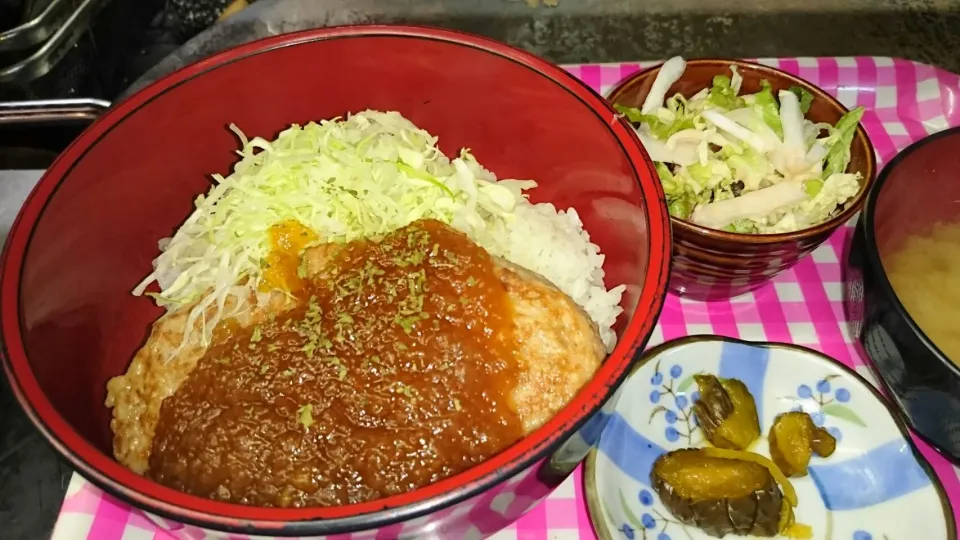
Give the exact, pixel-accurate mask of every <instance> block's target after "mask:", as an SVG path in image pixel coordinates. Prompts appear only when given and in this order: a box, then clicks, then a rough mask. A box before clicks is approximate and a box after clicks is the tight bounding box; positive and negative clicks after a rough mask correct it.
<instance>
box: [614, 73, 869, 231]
mask: <svg viewBox="0 0 960 540" xmlns="http://www.w3.org/2000/svg"><path fill="white" fill-rule="evenodd" d="M685 69H686V63H685V62H684V60H683V59H682V58H680V57H674V58H671V59H670V60H668V61H667V62H666V63H665V64H664V65H663V67H662V68H661V69H660V72H659V73H658V74H657V77H656V79H655V80H654V83H653V85H652V87H651V90H650V93H649V94H648V95H647V97H646V99H645V101H644V103H643V105H642V107H641V108H639V109H637V108H632V107H625V106H622V105H615V108H616V109H617V110H618V111H619V112H620V113H621V114H623V115H624V116H626V117H627V119H629V120H630V122H631V123H633V125H634V127H635V129H636V131H637V134H638V135H639V137H640V140H641V142H642V143H643V145H644V147H645V148H646V150H647V152H648V153H649V154H650V157H651V159H653V161H654V162H655V164H656V168H657V172H658V174H659V176H660V181H661V183H662V184H663V189H664V192H665V193H666V196H667V202H668V205H669V211H670V215H672V216H674V217H677V218H680V219H684V220H688V221H691V222H693V223H695V224H697V225H701V226H704V227H709V228H712V229H721V230H725V231H729V232H735V233H744V234H774V233H786V232H793V231H798V230H801V229H805V228H808V227H811V226H814V225H817V224H819V223H822V222H824V221H827V220H828V219H830V218H831V217H833V216H834V215H836V214H837V213H838V212H839V211H840V209H842V208H843V205H844V204H846V203H847V202H848V201H850V200H851V199H853V198H854V197H855V196H856V195H857V193H858V192H859V190H860V183H859V180H860V174H859V173H849V172H847V167H848V165H849V164H850V148H851V146H852V143H853V137H854V134H855V133H856V130H857V126H858V125H859V123H860V119H861V118H862V116H863V112H864V111H863V108H862V107H858V108H856V109H854V110H852V111H850V112H848V113H847V114H845V115H844V116H843V117H842V118H840V120H839V121H838V122H837V123H836V125H830V124H826V123H815V122H812V121H810V120H809V119H807V118H805V115H806V114H807V112H808V111H809V109H810V105H811V103H812V102H813V99H814V97H813V95H812V94H810V93H809V92H808V91H807V90H805V89H803V88H800V87H792V88H790V89H788V90H781V91H779V92H774V90H773V88H772V86H771V85H770V83H769V82H768V81H762V83H761V90H760V91H759V92H757V93H754V94H743V93H741V85H742V84H743V77H742V76H741V74H740V73H739V72H738V71H737V68H736V66H730V74H729V75H727V74H718V75H717V76H715V77H714V78H713V81H712V85H711V86H710V87H709V88H704V89H702V90H701V91H699V92H697V93H696V94H695V95H693V96H692V97H690V98H685V97H684V96H682V95H680V94H676V95H674V96H671V97H667V92H668V91H669V89H670V87H671V86H672V85H673V84H674V83H675V82H677V80H679V79H680V77H681V76H682V75H683V72H684V70H685Z"/></svg>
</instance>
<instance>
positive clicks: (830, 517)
mask: <svg viewBox="0 0 960 540" xmlns="http://www.w3.org/2000/svg"><path fill="white" fill-rule="evenodd" d="M697 373H711V374H716V375H717V376H719V377H722V378H723V377H725V378H730V377H735V378H737V379H739V380H741V381H743V382H744V384H746V385H747V388H748V389H749V390H750V393H751V394H752V395H753V396H754V398H755V400H756V402H757V411H758V415H759V419H760V426H761V431H762V432H763V437H761V439H760V440H759V441H758V442H757V443H755V444H754V446H752V447H751V449H750V450H751V451H754V452H757V453H760V454H764V455H767V456H769V449H768V444H769V443H768V442H767V441H766V434H767V432H768V431H769V428H770V426H771V425H772V423H773V420H774V418H775V417H776V416H777V415H778V414H780V413H783V412H787V411H790V410H802V411H805V412H807V413H808V414H810V415H811V417H812V418H813V420H814V422H815V423H816V424H817V425H819V426H823V427H825V428H826V429H827V430H828V431H830V433H831V434H833V435H834V436H835V437H837V439H838V441H840V444H838V446H837V451H836V452H835V453H834V455H833V456H831V457H830V458H827V459H821V458H814V460H813V461H812V462H811V465H810V467H809V469H808V472H809V474H808V475H807V476H804V477H801V478H794V479H791V483H792V484H793V486H794V489H795V490H796V492H797V494H798V498H799V501H800V503H799V505H798V507H797V508H796V518H797V521H798V523H801V524H804V525H808V526H810V527H811V529H812V530H813V537H814V538H830V539H837V540H840V539H844V538H849V539H853V540H884V539H894V538H896V539H899V538H923V539H924V540H928V539H929V540H934V539H936V540H940V539H946V538H950V539H951V540H952V539H953V538H956V537H957V536H956V524H955V523H954V517H953V513H952V512H945V511H944V508H950V505H949V504H947V505H946V506H944V501H943V500H942V499H941V496H942V493H943V491H942V489H938V484H939V480H938V479H937V478H936V476H935V475H934V474H933V472H932V471H931V469H930V467H929V465H928V464H927V463H926V462H925V461H924V460H923V458H922V457H920V456H919V454H918V453H917V452H916V451H915V449H914V447H913V446H912V443H911V442H910V441H909V439H908V438H907V437H906V435H905V434H906V428H905V427H904V426H903V425H902V423H901V422H900V421H899V420H898V419H896V418H895V417H894V416H893V415H892V413H891V412H890V409H889V408H888V407H887V406H886V404H885V403H884V402H883V400H882V398H881V397H880V395H879V393H877V392H876V391H875V390H874V389H873V388H872V387H870V386H869V383H867V382H866V381H865V380H864V379H863V378H861V377H860V376H859V375H857V374H856V373H854V372H853V371H852V370H850V369H849V368H847V367H845V366H842V365H841V364H839V363H837V362H836V361H834V360H831V359H830V358H828V357H826V356H823V355H822V354H820V353H817V352H815V351H812V350H809V349H804V348H802V347H796V346H792V345H780V344H763V343H748V342H743V341H738V340H730V339H726V338H719V337H713V336H697V337H691V338H684V339H679V340H676V341H673V342H670V343H667V344H664V345H661V346H659V347H656V348H654V349H652V350H650V351H648V352H647V353H645V355H644V357H643V358H642V359H641V360H640V361H639V362H638V364H637V366H636V367H635V368H634V370H633V372H632V373H631V375H630V376H629V377H628V379H627V380H626V381H625V382H624V385H623V386H622V387H621V389H620V392H618V395H619V399H618V401H616V402H615V404H614V405H613V406H612V407H606V408H605V412H604V414H605V418H606V420H607V421H606V424H605V427H604V429H603V432H602V433H601V435H600V440H599V443H598V445H597V448H596V449H594V450H593V451H591V453H590V455H589V457H588V458H587V464H586V468H585V472H584V479H585V485H586V491H587V502H588V508H589V511H590V516H591V519H592V520H593V521H594V527H595V529H596V531H597V533H598V535H599V536H600V538H601V539H602V540H615V539H621V538H629V539H643V540H669V539H670V538H673V539H678V538H684V539H688V538H689V539H691V540H707V539H709V538H712V537H710V536H707V534H706V533H705V532H703V531H702V530H699V529H697V528H695V527H691V526H687V525H684V524H682V523H679V522H678V521H677V520H676V518H675V517H674V516H673V515H672V514H671V513H670V512H669V511H668V510H667V509H666V508H665V507H664V506H663V504H662V503H661V502H660V500H659V498H658V497H657V495H656V493H655V492H654V491H653V489H652V488H651V486H650V471H651V469H652V466H653V463H654V461H655V460H656V458H657V457H659V456H660V455H662V454H663V453H664V452H666V451H669V450H675V449H678V448H687V447H700V446H703V444H704V441H703V439H704V437H703V433H702V430H701V429H700V428H699V426H698V425H697V423H696V418H695V415H694V413H693V404H694V403H695V402H696V400H697V399H698V397H699V396H698V395H696V392H697V390H698V389H697V386H696V384H695V383H694V381H693V375H694V374H697ZM865 524H870V530H866V529H865V528H864V525H865Z"/></svg>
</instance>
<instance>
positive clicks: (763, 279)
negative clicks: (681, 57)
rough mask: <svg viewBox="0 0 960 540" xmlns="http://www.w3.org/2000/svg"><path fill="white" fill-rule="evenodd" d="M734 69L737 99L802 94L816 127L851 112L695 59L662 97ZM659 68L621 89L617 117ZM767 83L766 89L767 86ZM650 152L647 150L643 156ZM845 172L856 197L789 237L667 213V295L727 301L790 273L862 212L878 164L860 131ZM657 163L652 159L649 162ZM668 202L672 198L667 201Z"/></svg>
mask: <svg viewBox="0 0 960 540" xmlns="http://www.w3.org/2000/svg"><path fill="white" fill-rule="evenodd" d="M731 66H735V67H736V69H737V71H738V72H739V74H740V75H741V76H742V78H743V79H742V87H741V89H740V92H739V95H741V96H742V95H745V94H753V93H756V92H759V91H761V89H762V88H763V86H764V85H766V84H767V83H769V85H770V86H771V87H772V90H773V94H774V95H777V92H778V91H780V90H788V89H795V88H799V89H802V90H794V91H795V92H804V93H805V94H807V93H808V97H810V96H812V101H810V102H808V103H809V110H808V111H807V112H806V114H805V115H804V116H805V118H806V119H807V120H809V121H811V122H813V123H828V124H830V125H831V126H833V125H835V124H836V123H837V122H838V120H840V118H841V117H843V116H844V115H845V114H846V113H848V112H849V111H848V110H847V109H846V108H845V107H844V106H843V105H842V104H841V103H840V102H839V101H837V100H836V99H835V98H834V97H833V96H831V95H829V94H827V93H826V92H825V91H824V90H822V89H820V88H818V87H816V86H814V85H812V84H810V83H809V82H807V81H804V80H803V79H800V78H798V77H795V76H793V75H790V74H788V73H785V72H783V71H780V70H778V69H774V68H771V67H767V66H764V65H761V64H757V63H752V62H745V61H741V60H728V59H694V60H688V61H687V62H686V69H685V70H684V71H683V74H682V75H681V76H680V78H679V79H678V80H677V81H676V83H674V84H673V85H672V86H671V87H670V88H669V90H668V91H667V92H666V97H667V98H670V97H671V96H674V95H676V94H678V93H679V94H681V95H682V96H684V97H685V98H688V99H689V98H690V97H692V96H693V95H695V94H697V93H698V92H700V91H701V90H704V89H705V88H710V87H711V85H712V84H713V80H714V77H716V76H720V75H725V76H728V77H729V76H730V74H731V69H730V68H731ZM662 67H663V65H660V66H656V67H653V68H650V69H647V70H644V71H641V72H639V73H637V74H635V75H632V76H630V77H628V78H627V79H625V80H624V81H622V82H621V83H619V84H618V85H617V86H616V87H615V88H614V89H613V90H612V91H611V93H610V95H609V97H608V99H609V100H610V102H611V103H613V104H614V106H615V107H617V108H618V110H623V109H622V108H623V107H629V108H636V109H639V108H640V107H641V106H642V105H643V104H644V101H645V99H646V98H647V96H648V94H650V93H651V89H652V87H653V85H654V81H655V80H656V78H657V75H658V74H659V73H660V70H661V68H662ZM764 81H766V82H764ZM648 150H649V149H648ZM849 155H850V159H849V165H848V167H847V169H846V171H845V172H847V173H859V180H858V182H859V191H858V192H857V193H856V195H855V196H853V197H851V198H850V199H849V200H847V201H846V202H845V203H844V204H842V205H841V206H840V208H838V209H837V210H836V211H835V212H834V213H833V215H832V216H831V217H830V218H829V219H828V220H826V221H823V222H820V223H817V224H815V225H813V226H811V227H809V228H803V229H800V230H796V231H793V232H780V233H773V234H757V233H742V232H733V231H732V230H720V229H715V228H709V227H705V226H701V225H698V224H696V223H694V222H692V221H690V220H688V219H680V218H679V217H676V215H673V214H675V212H671V214H672V215H671V217H670V223H671V226H672V229H673V257H674V259H673V266H672V269H671V279H670V286H669V288H670V290H671V292H674V293H676V294H679V295H683V296H685V297H688V298H691V299H695V300H714V299H724V298H729V297H733V296H737V295H740V294H744V293H746V292H749V291H752V290H754V289H757V288H758V287H760V286H762V285H763V284H765V283H767V282H768V281H769V280H770V279H771V278H773V277H774V276H776V275H777V274H779V273H781V272H783V271H784V270H786V269H788V268H790V267H792V266H793V265H794V264H796V263H797V261H799V260H800V259H801V258H803V257H804V256H805V255H807V254H808V253H810V252H811V251H813V250H814V249H816V248H817V247H818V246H819V245H820V244H822V243H823V242H824V241H825V240H826V239H827V238H828V237H830V235H832V234H833V233H834V231H836V230H837V229H838V228H839V227H841V226H842V225H843V224H845V223H847V222H848V221H849V220H850V219H851V218H852V217H853V216H854V215H856V213H857V212H858V211H859V210H860V208H861V207H862V205H863V201H864V200H865V198H866V194H867V192H868V191H869V189H870V186H871V185H872V183H873V180H874V175H875V169H876V157H875V153H874V149H873V146H872V144H871V142H870V139H869V138H868V136H867V133H866V131H865V130H864V128H863V126H862V125H857V126H856V128H855V131H854V132H853V133H852V141H851V145H850V154H849ZM653 159H654V160H656V157H653ZM667 197H668V201H669V200H670V195H669V193H668V194H667Z"/></svg>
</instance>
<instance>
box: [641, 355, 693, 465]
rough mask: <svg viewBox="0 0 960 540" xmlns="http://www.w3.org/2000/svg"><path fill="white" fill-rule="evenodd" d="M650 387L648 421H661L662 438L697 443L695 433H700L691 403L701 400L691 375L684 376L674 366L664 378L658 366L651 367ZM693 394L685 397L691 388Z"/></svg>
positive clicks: (672, 441)
mask: <svg viewBox="0 0 960 540" xmlns="http://www.w3.org/2000/svg"><path fill="white" fill-rule="evenodd" d="M653 371H654V373H653V376H652V377H651V378H650V384H651V385H652V386H653V390H651V391H650V403H651V404H653V405H654V408H653V411H651V413H650V419H649V422H650V423H651V424H652V423H653V422H654V420H656V419H661V420H662V421H663V422H664V423H665V424H666V425H665V426H664V428H663V436H664V438H666V439H667V441H669V442H671V443H676V442H678V441H679V442H683V443H684V444H685V445H686V446H692V445H694V444H696V443H697V440H696V439H695V434H696V433H697V432H698V431H699V426H698V425H697V419H696V417H695V416H694V414H693V403H694V402H695V401H697V400H698V399H699V398H700V392H697V391H696V386H695V383H694V380H693V374H689V375H687V376H686V377H684V378H681V377H683V368H682V367H681V366H679V365H676V364H674V365H673V366H671V367H670V369H669V370H668V371H667V375H666V376H664V373H663V371H661V369H660V363H659V362H657V365H656V366H655V367H654V370H653ZM691 387H692V388H693V389H694V391H693V392H690V394H689V395H688V394H687V391H688V390H689V389H690V388H691Z"/></svg>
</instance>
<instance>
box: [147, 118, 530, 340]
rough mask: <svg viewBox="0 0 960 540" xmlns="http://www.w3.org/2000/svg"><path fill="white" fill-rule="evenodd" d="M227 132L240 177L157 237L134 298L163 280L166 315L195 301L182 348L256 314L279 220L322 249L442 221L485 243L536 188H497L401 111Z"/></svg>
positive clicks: (510, 184) (512, 184)
mask: <svg viewBox="0 0 960 540" xmlns="http://www.w3.org/2000/svg"><path fill="white" fill-rule="evenodd" d="M230 129H232V130H233V131H234V132H235V133H236V135H237V137H238V138H239V139H240V143H241V149H240V150H239V151H238V154H239V155H240V157H241V159H240V161H239V162H238V163H237V164H236V165H235V166H234V169H233V173H232V174H230V175H228V176H221V175H213V180H214V183H213V186H212V187H211V188H210V190H209V192H208V193H207V194H205V195H200V196H199V197H197V199H196V209H195V210H194V212H193V213H192V214H191V215H190V217H188V218H187V220H186V221H185V222H184V223H183V225H182V226H181V227H180V228H179V229H178V230H177V231H176V233H175V234H174V235H173V237H172V238H166V239H163V240H161V241H160V250H161V251H162V253H161V254H160V255H159V256H158V257H157V258H156V260H155V261H154V271H153V272H152V273H151V274H150V275H149V276H147V278H146V279H144V280H143V282H142V283H140V284H139V285H138V286H137V287H136V289H135V290H134V291H133V294H135V295H141V294H144V293H145V291H146V289H147V287H148V286H150V285H151V284H152V283H154V282H156V283H157V285H158V286H159V288H160V292H157V293H147V294H149V295H150V296H152V297H154V298H155V300H156V302H157V304H158V305H160V306H161V307H164V308H166V309H168V310H171V311H172V310H176V309H178V308H181V307H184V306H189V305H191V304H194V303H195V306H194V307H193V308H192V309H191V311H190V314H189V318H188V321H187V327H186V328H187V334H185V335H184V338H183V343H186V342H187V340H188V338H189V333H190V331H191V329H192V328H194V325H195V324H196V323H200V327H201V329H202V334H203V335H202V337H201V340H202V343H203V345H204V346H206V345H208V344H209V342H210V338H211V335H212V332H213V329H214V327H215V326H216V325H217V323H218V322H219V321H220V320H222V319H224V318H228V317H230V316H232V315H234V314H235V313H237V312H240V311H242V310H243V309H244V308H245V307H247V304H248V303H249V301H250V298H251V294H253V293H257V291H258V287H259V285H260V283H261V279H262V275H261V274H262V262H261V261H263V260H264V259H265V258H266V257H267V255H268V254H269V251H270V242H269V228H270V227H271V226H272V225H274V224H275V223H278V222H282V221H286V220H296V221H298V222H300V223H302V224H303V225H305V226H307V227H309V228H311V229H312V230H313V231H315V232H316V233H317V234H318V235H319V242H348V241H351V240H355V239H358V238H366V237H371V236H377V235H383V234H386V233H388V232H390V231H392V230H395V229H397V228H400V227H403V226H405V225H407V224H409V223H411V222H413V221H415V220H418V219H422V218H434V219H438V220H440V221H443V222H445V223H448V224H451V225H452V226H454V227H456V228H457V229H460V230H461V231H464V232H466V233H468V235H470V236H471V237H472V238H474V239H475V240H478V243H480V244H481V245H484V243H485V242H484V240H485V239H487V240H489V238H490V237H491V235H495V234H496V231H497V230H500V229H503V224H504V222H506V221H508V220H510V219H512V217H513V212H514V209H515V207H516V206H517V204H518V202H521V201H523V202H525V200H524V195H523V191H524V190H526V189H530V188H532V187H534V186H536V183H535V182H533V181H519V180H502V181H497V180H496V178H495V177H494V176H493V174H491V173H490V172H489V171H487V170H486V169H484V168H483V167H482V166H480V164H478V163H477V161H476V160H475V159H474V157H473V156H472V155H471V154H470V152H469V150H462V151H461V153H460V155H459V157H457V158H456V159H453V160H452V161H451V160H449V159H448V158H447V157H446V156H445V155H444V154H443V153H442V152H441V151H440V150H439V149H438V148H437V138H436V137H433V136H431V135H430V134H429V133H427V132H426V131H424V130H422V129H419V128H418V127H417V126H415V125H414V124H413V123H411V122H410V121H409V120H407V119H405V118H404V117H403V116H401V115H400V114H399V113H396V112H386V113H384V112H377V111H364V112H361V113H358V114H354V115H352V116H350V117H349V118H347V119H333V120H324V121H321V122H320V123H314V122H311V123H308V124H306V125H304V126H299V125H293V126H292V127H290V128H289V129H286V130H284V131H283V132H281V133H280V135H279V136H278V137H277V139H276V140H274V141H266V140H264V139H262V138H259V137H257V138H253V139H249V140H248V139H247V137H246V136H245V135H244V134H243V132H242V131H240V129H238V128H237V127H236V126H233V125H231V126H230ZM486 243H487V244H489V243H490V242H489V241H488V242H486ZM230 297H233V300H234V301H233V302H228V299H229V298H230ZM228 305H232V306H234V307H233V309H232V310H228V309H227V306H228ZM210 308H214V309H212V310H211V309H210ZM211 311H212V312H213V315H212V316H211V315H209V312H211Z"/></svg>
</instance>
